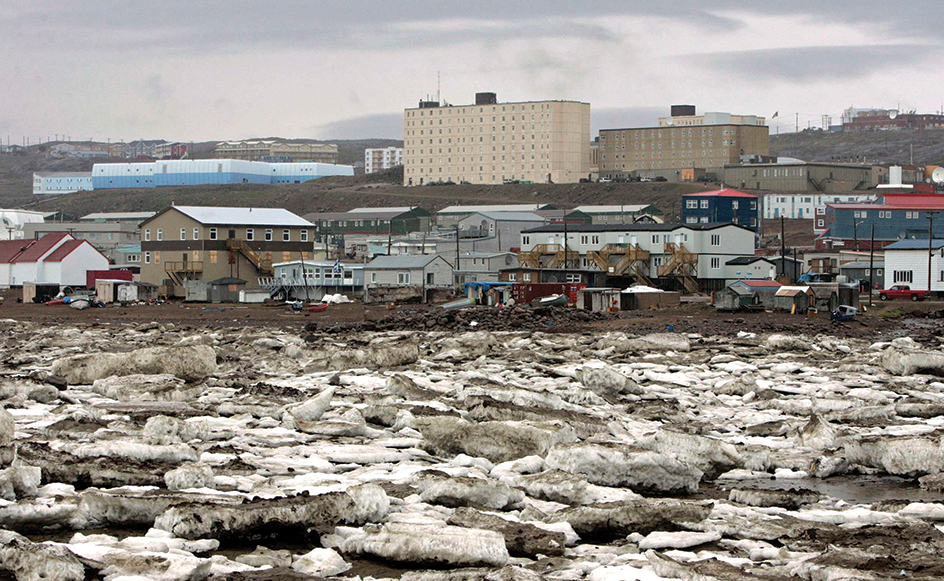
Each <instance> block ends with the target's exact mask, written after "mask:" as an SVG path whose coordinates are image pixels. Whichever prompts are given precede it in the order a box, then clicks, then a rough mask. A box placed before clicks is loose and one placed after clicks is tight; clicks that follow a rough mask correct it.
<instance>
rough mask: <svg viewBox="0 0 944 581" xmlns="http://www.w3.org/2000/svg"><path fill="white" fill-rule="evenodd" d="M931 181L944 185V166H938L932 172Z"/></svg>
mask: <svg viewBox="0 0 944 581" xmlns="http://www.w3.org/2000/svg"><path fill="white" fill-rule="evenodd" d="M931 181H932V182H934V183H936V184H937V185H939V186H940V185H944V167H936V168H934V171H932V172H931Z"/></svg>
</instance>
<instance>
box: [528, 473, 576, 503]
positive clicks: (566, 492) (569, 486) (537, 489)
mask: <svg viewBox="0 0 944 581" xmlns="http://www.w3.org/2000/svg"><path fill="white" fill-rule="evenodd" d="M517 484H518V486H520V487H521V488H523V489H524V491H525V492H526V493H527V494H528V496H531V497H534V498H542V499H545V500H551V501H554V502H562V503H564V504H583V503H584V500H585V499H586V498H587V496H588V492H587V489H588V487H589V486H590V484H589V483H588V482H587V480H586V478H583V477H581V476H577V475H575V474H571V473H570V472H564V471H563V470H545V471H544V472H539V473H537V474H527V475H524V476H521V477H520V478H518V480H517Z"/></svg>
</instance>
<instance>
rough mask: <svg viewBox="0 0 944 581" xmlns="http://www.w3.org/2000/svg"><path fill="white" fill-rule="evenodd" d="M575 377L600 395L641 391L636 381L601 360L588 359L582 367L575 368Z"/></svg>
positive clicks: (639, 392)
mask: <svg viewBox="0 0 944 581" xmlns="http://www.w3.org/2000/svg"><path fill="white" fill-rule="evenodd" d="M577 379H578V380H579V381H580V383H582V384H584V386H586V387H587V388H589V389H590V390H592V391H593V393H595V394H597V395H600V396H605V395H619V394H621V393H632V394H637V395H638V394H641V393H643V390H642V389H641V388H640V387H639V386H638V385H637V384H636V382H634V381H633V380H631V379H630V378H628V377H626V376H625V375H623V374H622V373H620V372H619V371H617V370H616V369H613V368H612V367H610V366H609V365H607V364H605V363H603V362H602V361H597V360H591V361H588V362H587V363H586V364H584V366H583V367H581V368H579V369H577Z"/></svg>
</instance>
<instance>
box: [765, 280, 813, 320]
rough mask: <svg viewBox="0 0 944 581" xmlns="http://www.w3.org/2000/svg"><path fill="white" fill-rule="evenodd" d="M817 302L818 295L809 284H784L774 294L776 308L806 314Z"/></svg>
mask: <svg viewBox="0 0 944 581" xmlns="http://www.w3.org/2000/svg"><path fill="white" fill-rule="evenodd" d="M815 304H816V295H815V294H814V293H813V289H811V288H810V287H808V286H782V287H780V289H779V290H778V291H777V294H776V295H774V309H776V310H778V311H786V312H788V313H796V314H798V315H804V314H806V313H807V312H809V310H810V308H811V307H813V306H814V305H815Z"/></svg>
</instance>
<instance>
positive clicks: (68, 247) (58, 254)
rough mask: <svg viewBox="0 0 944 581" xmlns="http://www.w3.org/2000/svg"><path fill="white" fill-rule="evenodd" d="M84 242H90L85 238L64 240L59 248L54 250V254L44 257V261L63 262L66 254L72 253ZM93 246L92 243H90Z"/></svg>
mask: <svg viewBox="0 0 944 581" xmlns="http://www.w3.org/2000/svg"><path fill="white" fill-rule="evenodd" d="M83 244H88V243H87V242H86V241H85V240H67V241H65V242H63V243H62V244H61V245H60V246H59V248H56V249H55V250H53V251H52V254H50V255H49V256H47V257H46V258H44V259H43V262H62V259H63V258H65V257H66V256H69V255H70V254H72V251H73V250H75V249H76V248H78V247H79V246H82V245H83ZM89 246H91V244H89Z"/></svg>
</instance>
